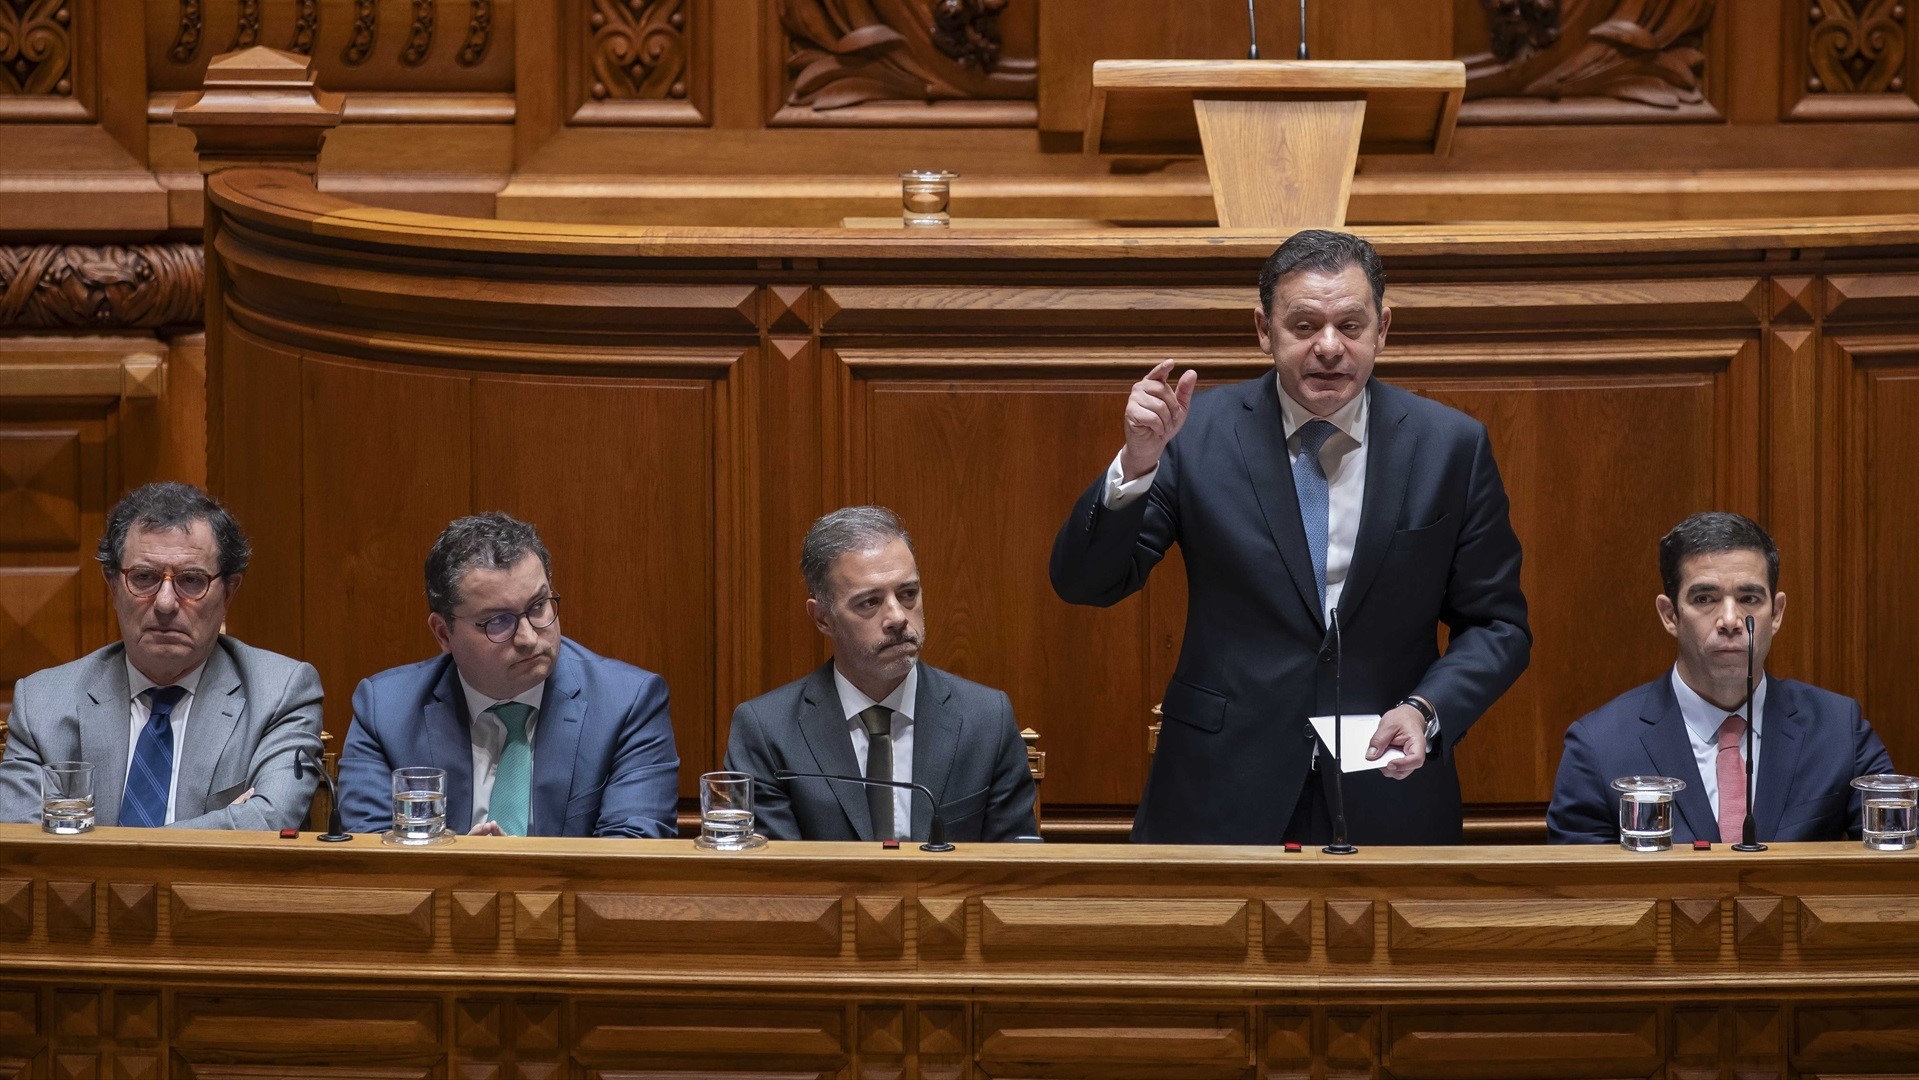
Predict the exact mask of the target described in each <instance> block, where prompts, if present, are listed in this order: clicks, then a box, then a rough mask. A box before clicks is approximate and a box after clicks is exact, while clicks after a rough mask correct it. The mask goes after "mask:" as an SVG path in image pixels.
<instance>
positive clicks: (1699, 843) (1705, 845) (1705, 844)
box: [1692, 840, 1712, 851]
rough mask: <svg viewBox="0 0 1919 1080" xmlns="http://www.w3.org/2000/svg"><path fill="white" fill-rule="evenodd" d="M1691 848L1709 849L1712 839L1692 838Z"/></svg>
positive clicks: (1698, 849)
mask: <svg viewBox="0 0 1919 1080" xmlns="http://www.w3.org/2000/svg"><path fill="white" fill-rule="evenodd" d="M1692 849H1693V850H1694V851H1711V850H1712V841H1711V840H1694V841H1693V842H1692Z"/></svg>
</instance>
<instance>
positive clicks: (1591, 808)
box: [1546, 673, 1892, 844]
mask: <svg viewBox="0 0 1919 1080" xmlns="http://www.w3.org/2000/svg"><path fill="white" fill-rule="evenodd" d="M1756 734H1757V736H1758V737H1759V738H1760V739H1761V740H1763V742H1762V744H1761V746H1760V749H1759V773H1758V775H1756V776H1754V777H1753V789H1754V795H1755V798H1754V801H1753V808H1752V816H1753V823H1754V824H1755V825H1756V826H1757V827H1758V831H1759V839H1760V840H1761V841H1762V842H1766V843H1773V842H1784V841H1793V840H1843V839H1845V838H1846V837H1848V836H1851V837H1855V838H1856V837H1858V836H1859V810H1860V801H1859V792H1858V791H1856V790H1854V788H1853V787H1852V781H1853V778H1854V777H1858V776H1866V775H1869V774H1871V773H1888V772H1891V771H1892V758H1891V756H1890V755H1888V754H1887V753H1886V747H1885V744H1884V743H1882V742H1880V741H1879V736H1878V735H1876V734H1874V733H1873V730H1872V725H1871V724H1869V723H1867V722H1866V720H1865V718H1864V717H1862V716H1860V715H1859V703H1858V702H1856V701H1854V700H1853V699H1851V698H1849V697H1841V696H1840V695H1838V694H1834V693H1831V692H1829V691H1826V690H1821V689H1819V688H1818V687H1816V686H1809V685H1807V684H1806V683H1802V682H1795V681H1793V680H1791V679H1773V680H1771V681H1770V682H1769V683H1768V685H1767V689H1766V715H1765V720H1764V722H1763V723H1761V724H1760V725H1759V728H1758V731H1757V732H1756ZM1697 760H1698V759H1696V758H1694V757H1693V752H1692V740H1691V739H1690V738H1689V737H1688V736H1687V734H1686V721H1685V719H1684V717H1682V716H1681V715H1680V712H1679V699H1678V698H1677V697H1675V696H1674V695H1673V690H1672V675H1671V673H1667V674H1665V675H1661V676H1660V677H1659V678H1657V679H1654V680H1653V681H1652V682H1649V683H1647V684H1646V685H1644V686H1641V687H1638V688H1636V689H1633V690H1629V691H1627V692H1626V693H1624V694H1621V695H1619V696H1618V697H1616V698H1614V699H1612V700H1611V701H1609V702H1607V703H1606V704H1604V705H1602V706H1600V707H1599V708H1598V709H1595V710H1594V711H1592V712H1590V713H1588V714H1586V715H1585V716H1582V717H1580V718H1579V719H1578V720H1577V721H1575V722H1574V723H1573V726H1572V727H1570V728H1568V729H1567V730H1566V752H1565V754H1564V755H1563V756H1562V757H1561V758H1560V759H1559V778H1558V779H1557V780H1556V781H1554V782H1553V801H1552V805H1551V806H1550V807H1549V808H1548V809H1547V811H1546V831H1547V834H1548V835H1549V836H1550V837H1551V839H1552V841H1553V843H1555V844H1582V843H1583V844H1600V843H1618V842H1619V793H1618V792H1616V791H1614V790H1613V789H1612V782H1613V781H1614V780H1615V779H1617V778H1619V777H1621V776H1646V775H1651V776H1670V777H1672V778H1673V779H1675V780H1684V781H1685V782H1686V789H1685V790H1684V791H1681V792H1680V793H1679V794H1678V795H1677V796H1675V797H1674V800H1673V802H1674V805H1675V806H1676V807H1677V809H1678V811H1679V812H1678V813H1676V814H1674V815H1673V818H1672V839H1673V843H1675V844H1690V843H1692V842H1693V841H1694V840H1695V839H1702V840H1713V841H1717V840H1718V839H1719V821H1718V819H1717V818H1715V817H1714V816H1713V812H1712V803H1711V802H1710V801H1709V800H1708V799H1707V798H1706V791H1705V789H1704V788H1703V787H1701V786H1700V781H1699V766H1698V764H1697Z"/></svg>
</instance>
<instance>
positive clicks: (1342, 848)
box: [1319, 840, 1359, 855]
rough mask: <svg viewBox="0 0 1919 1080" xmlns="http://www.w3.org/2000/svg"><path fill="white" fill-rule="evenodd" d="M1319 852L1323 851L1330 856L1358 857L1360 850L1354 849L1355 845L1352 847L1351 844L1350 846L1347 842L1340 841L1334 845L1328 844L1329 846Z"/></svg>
mask: <svg viewBox="0 0 1919 1080" xmlns="http://www.w3.org/2000/svg"><path fill="white" fill-rule="evenodd" d="M1319 850H1321V851H1323V852H1325V853H1326V854H1328V855H1357V854H1359V849H1358V848H1356V847H1354V846H1353V845H1351V844H1348V843H1346V842H1345V841H1344V840H1341V841H1339V842H1338V843H1333V844H1327V845H1326V846H1325V847H1323V848H1320V849H1319Z"/></svg>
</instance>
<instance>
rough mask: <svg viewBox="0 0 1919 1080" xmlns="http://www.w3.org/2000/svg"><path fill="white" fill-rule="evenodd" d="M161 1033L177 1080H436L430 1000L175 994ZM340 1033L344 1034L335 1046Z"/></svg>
mask: <svg viewBox="0 0 1919 1080" xmlns="http://www.w3.org/2000/svg"><path fill="white" fill-rule="evenodd" d="M171 997H172V1006H173V1007H172V1015H171V1017H170V1018H169V1019H170V1021H171V1022H170V1024H169V1025H168V1029H167V1033H168V1036H169V1038H168V1043H169V1045H170V1047H171V1049H172V1052H173V1060H172V1062H171V1065H172V1075H173V1076H174V1077H176V1078H183V1080H184V1078H202V1077H206V1078H212V1077H220V1078H232V1080H240V1078H243V1077H259V1076H262V1075H265V1072H264V1070H262V1069H261V1068H260V1065H261V1064H262V1063H270V1065H271V1066H272V1072H273V1073H274V1074H277V1075H281V1076H311V1077H315V1078H316V1080H317V1078H319V1077H325V1076H342V1075H355V1074H357V1075H362V1076H366V1075H372V1076H378V1077H381V1078H382V1080H400V1078H402V1077H408V1078H412V1077H417V1078H420V1080H426V1078H428V1077H437V1076H444V1075H446V1073H445V1064H444V1055H443V1053H442V1050H441V1045H442V1037H443V1036H442V1032H443V1030H444V1027H445V1019H444V1017H443V1016H442V1012H441V1004H440V1000H439V999H438V997H437V996H432V995H425V994H391V993H387V994H368V993H354V994H339V995H331V994H329V995H319V994H312V993H300V992H293V993H288V992H285V991H280V992H271V991H260V990H250V991H244V992H239V991H236V992H230V993H219V992H215V993H204V992H200V993H188V992H176V993H174V994H173V995H171ZM343 1032H351V1035H350V1037H348V1038H343V1037H342V1033H343Z"/></svg>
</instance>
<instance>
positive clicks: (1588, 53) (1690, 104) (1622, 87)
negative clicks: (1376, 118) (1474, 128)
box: [1461, 0, 1717, 122]
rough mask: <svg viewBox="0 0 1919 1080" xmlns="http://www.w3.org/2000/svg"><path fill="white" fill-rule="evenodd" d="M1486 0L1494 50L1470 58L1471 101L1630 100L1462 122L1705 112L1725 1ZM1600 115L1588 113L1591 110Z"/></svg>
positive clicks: (1465, 116)
mask: <svg viewBox="0 0 1919 1080" xmlns="http://www.w3.org/2000/svg"><path fill="white" fill-rule="evenodd" d="M1602 2H1608V0H1480V3H1481V7H1482V9H1483V11H1484V13H1485V16H1486V28H1487V36H1488V38H1489V40H1490V46H1491V52H1489V53H1486V54H1482V55H1479V56H1473V57H1467V58H1466V75H1467V81H1466V97H1467V99H1468V101H1469V102H1470V101H1474V100H1484V99H1495V98H1519V99H1535V100H1540V99H1543V100H1544V101H1546V102H1553V103H1559V102H1566V101H1568V100H1569V99H1573V100H1579V99H1585V100H1593V99H1597V100H1599V101H1612V102H1616V103H1624V107H1625V108H1626V109H1627V112H1625V113H1622V112H1620V111H1619V110H1620V107H1621V106H1618V105H1616V106H1615V107H1614V108H1613V109H1612V110H1611V111H1610V114H1608V111H1607V110H1604V109H1599V110H1597V111H1594V110H1592V109H1583V110H1582V109H1572V111H1570V112H1569V111H1567V110H1568V109H1569V108H1570V106H1568V105H1559V104H1555V105H1553V106H1550V107H1546V108H1543V109H1542V108H1541V107H1539V106H1537V105H1535V106H1533V107H1532V108H1533V109H1534V110H1535V111H1537V112H1538V115H1537V116H1527V115H1523V114H1522V113H1520V112H1517V111H1515V109H1517V106H1515V107H1514V108H1513V109H1506V110H1503V111H1496V112H1490V114H1489V110H1488V109H1486V108H1484V107H1480V108H1477V109H1474V108H1473V107H1471V106H1469V107H1468V109H1467V110H1465V111H1462V113H1461V119H1462V121H1469V120H1472V119H1474V118H1475V116H1474V114H1475V113H1477V114H1479V117H1478V118H1480V119H1490V120H1504V121H1510V120H1534V121H1537V122H1554V121H1557V120H1565V119H1573V120H1579V119H1598V118H1607V117H1608V116H1610V118H1622V119H1623V118H1626V117H1627V116H1629V115H1631V112H1632V111H1635V110H1637V111H1641V112H1644V111H1647V110H1651V111H1653V115H1650V116H1647V117H1646V118H1656V116H1657V114H1658V113H1667V114H1672V115H1674V116H1678V115H1681V114H1684V115H1687V116H1694V115H1699V116H1704V115H1705V114H1708V113H1711V112H1712V108H1711V106H1710V105H1709V104H1708V103H1707V101H1706V86H1705V67H1706V36H1707V31H1708V28H1709V27H1710V26H1711V25H1712V21H1713V17H1714V14H1715V12H1716V8H1717V4H1716V0H1609V2H1610V4H1611V7H1610V10H1605V11H1604V13H1603V14H1601V11H1602V9H1601V8H1600V6H1599V5H1600V4H1601V3H1602ZM1588 112H1590V113H1593V115H1584V113H1588Z"/></svg>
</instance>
